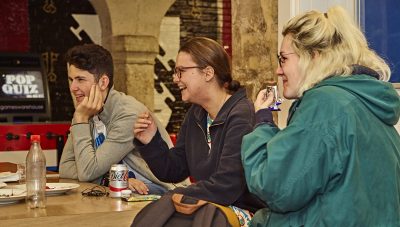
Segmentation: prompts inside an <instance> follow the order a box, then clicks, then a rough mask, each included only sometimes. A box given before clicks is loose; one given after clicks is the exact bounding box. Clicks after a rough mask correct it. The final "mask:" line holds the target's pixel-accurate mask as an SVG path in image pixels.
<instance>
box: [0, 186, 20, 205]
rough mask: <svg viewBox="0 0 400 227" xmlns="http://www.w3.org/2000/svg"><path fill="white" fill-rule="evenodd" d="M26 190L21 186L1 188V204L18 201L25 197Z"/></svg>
mask: <svg viewBox="0 0 400 227" xmlns="http://www.w3.org/2000/svg"><path fill="white" fill-rule="evenodd" d="M25 196H26V192H25V190H23V189H19V188H3V189H0V205H4V204H10V203H17V202H18V201H20V200H23V199H25Z"/></svg>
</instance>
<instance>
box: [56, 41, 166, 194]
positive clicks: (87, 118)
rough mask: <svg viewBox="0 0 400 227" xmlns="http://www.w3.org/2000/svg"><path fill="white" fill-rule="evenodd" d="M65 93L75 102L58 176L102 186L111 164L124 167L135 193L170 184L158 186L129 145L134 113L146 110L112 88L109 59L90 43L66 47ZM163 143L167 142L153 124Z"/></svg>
mask: <svg viewBox="0 0 400 227" xmlns="http://www.w3.org/2000/svg"><path fill="white" fill-rule="evenodd" d="M66 62H67V67H68V80H69V84H70V91H71V95H72V98H73V99H74V103H75V113H74V116H73V119H72V124H71V128H70V132H71V133H70V135H69V137H68V140H67V142H66V144H65V147H64V150H63V154H62V156H61V161H60V177H62V178H72V179H78V180H79V181H92V182H95V183H98V184H104V182H106V179H107V176H106V174H107V173H108V171H109V170H110V167H111V166H112V165H113V164H117V163H123V164H126V165H127V166H128V168H129V170H130V176H134V178H130V179H129V187H130V188H131V189H133V190H135V191H136V192H138V193H140V194H148V193H150V194H163V193H164V192H165V191H166V190H167V189H172V188H173V185H171V184H166V183H163V182H161V181H159V180H158V179H157V178H156V177H155V176H154V175H153V174H152V172H151V171H150V169H149V168H148V166H147V165H146V164H145V161H144V160H143V159H142V158H141V156H140V155H139V153H138V152H137V151H136V148H135V146H134V144H133V143H132V140H133V134H132V126H133V125H134V123H135V121H136V118H137V115H138V113H141V112H143V111H148V110H147V108H146V106H144V105H143V104H142V103H140V102H139V101H137V100H136V99H135V98H134V97H131V96H127V95H125V94H124V93H121V92H118V91H116V90H114V89H113V68H114V66H113V60H112V56H111V54H110V52H109V51H107V50H106V49H104V48H103V47H101V46H99V45H96V44H85V45H79V46H75V47H73V48H71V49H70V50H69V51H68V52H67V54H66ZM157 127H158V130H159V131H160V132H161V134H162V136H163V138H164V140H166V141H169V145H170V146H171V145H172V143H171V141H170V138H169V135H168V133H167V132H166V130H165V128H164V127H163V126H162V125H161V123H160V122H159V121H157Z"/></svg>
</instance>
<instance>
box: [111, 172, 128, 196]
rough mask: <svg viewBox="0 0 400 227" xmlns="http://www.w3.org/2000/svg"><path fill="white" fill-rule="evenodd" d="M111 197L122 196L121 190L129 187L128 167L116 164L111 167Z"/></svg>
mask: <svg viewBox="0 0 400 227" xmlns="http://www.w3.org/2000/svg"><path fill="white" fill-rule="evenodd" d="M109 188H110V197H121V191H122V190H124V189H127V188H128V167H127V166H126V165H125V164H114V165H112V166H111V169H110V183H109Z"/></svg>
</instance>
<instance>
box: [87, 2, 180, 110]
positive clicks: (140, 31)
mask: <svg viewBox="0 0 400 227" xmlns="http://www.w3.org/2000/svg"><path fill="white" fill-rule="evenodd" d="M90 2H91V4H92V5H93V7H94V8H95V10H96V12H97V14H98V15H99V18H100V25H101V30H102V45H103V46H104V47H106V48H107V49H109V50H110V51H111V52H112V54H113V57H114V66H115V70H114V84H115V88H116V89H117V90H119V91H122V92H125V93H127V94H129V95H132V96H134V97H135V98H137V99H138V100H139V101H141V102H143V103H144V104H145V105H146V106H147V107H148V108H150V109H151V110H153V107H154V77H153V73H154V59H155V57H156V56H157V54H158V51H159V44H158V37H159V34H160V25H161V20H162V18H163V17H164V15H165V13H166V12H167V10H168V9H169V7H170V6H171V5H172V4H173V3H174V2H175V0H146V1H142V0H119V1H114V0H91V1H90Z"/></svg>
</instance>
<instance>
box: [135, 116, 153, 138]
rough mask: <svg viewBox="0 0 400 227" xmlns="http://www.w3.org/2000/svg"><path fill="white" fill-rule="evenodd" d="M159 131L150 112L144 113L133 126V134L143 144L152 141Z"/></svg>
mask: <svg viewBox="0 0 400 227" xmlns="http://www.w3.org/2000/svg"><path fill="white" fill-rule="evenodd" d="M156 132H157V126H156V123H155V122H154V119H153V117H152V116H151V114H150V113H149V112H145V113H142V114H140V115H139V116H138V118H137V119H136V122H135V125H134V126H133V136H134V137H135V138H136V139H137V140H139V141H140V142H141V143H143V144H148V143H150V141H151V139H152V138H153V137H154V135H155V134H156Z"/></svg>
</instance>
